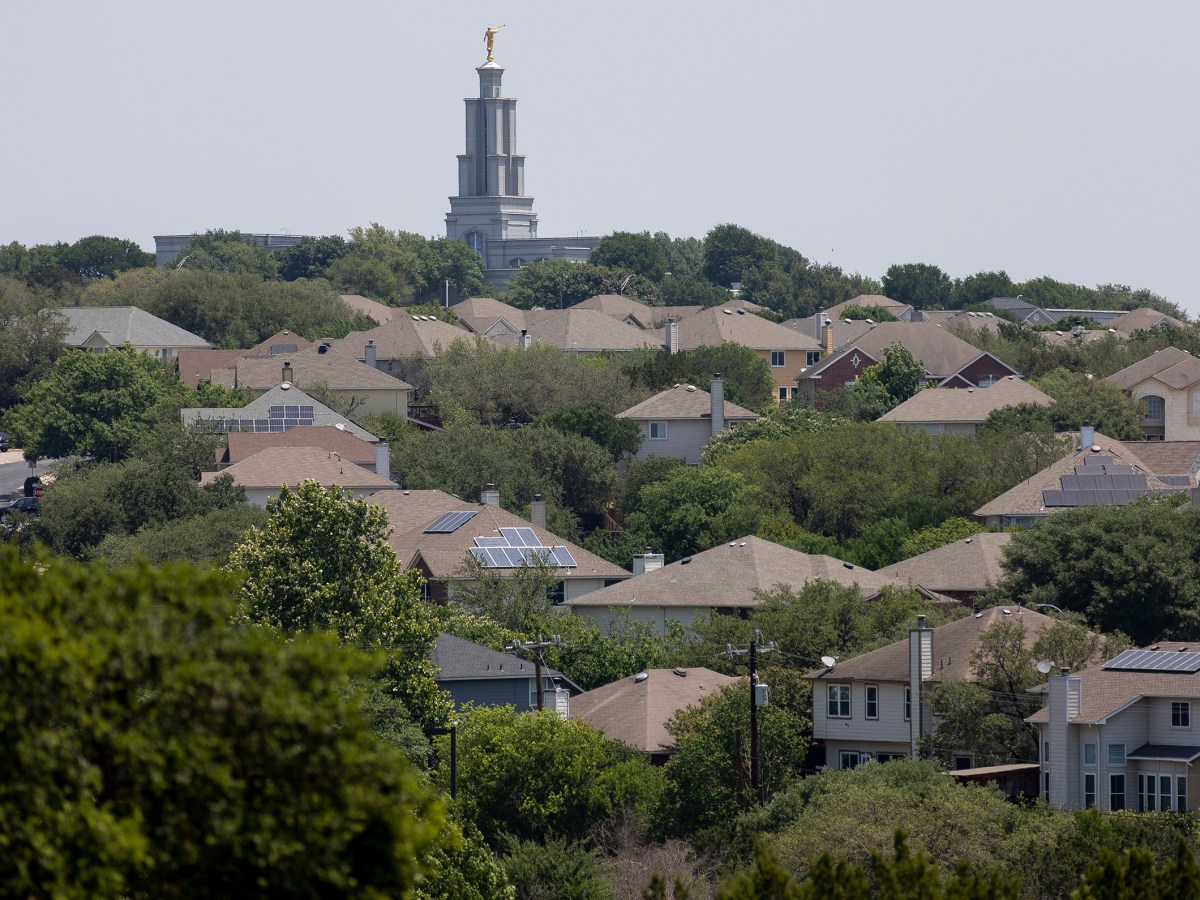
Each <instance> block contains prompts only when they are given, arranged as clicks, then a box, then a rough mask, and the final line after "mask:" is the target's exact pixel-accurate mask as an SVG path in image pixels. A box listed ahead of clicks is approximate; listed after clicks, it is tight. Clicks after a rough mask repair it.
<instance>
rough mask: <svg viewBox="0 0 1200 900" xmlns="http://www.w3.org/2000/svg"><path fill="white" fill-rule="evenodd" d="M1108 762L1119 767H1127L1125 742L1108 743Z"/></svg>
mask: <svg viewBox="0 0 1200 900" xmlns="http://www.w3.org/2000/svg"><path fill="white" fill-rule="evenodd" d="M1107 759H1108V764H1109V765H1110V766H1117V767H1118V768H1124V767H1125V745H1124V744H1109V745H1108V755H1107Z"/></svg>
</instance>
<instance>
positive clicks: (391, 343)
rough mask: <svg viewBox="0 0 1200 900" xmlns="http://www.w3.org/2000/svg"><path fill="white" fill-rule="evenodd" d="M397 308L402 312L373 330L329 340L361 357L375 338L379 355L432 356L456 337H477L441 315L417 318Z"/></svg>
mask: <svg viewBox="0 0 1200 900" xmlns="http://www.w3.org/2000/svg"><path fill="white" fill-rule="evenodd" d="M397 312H398V313H400V314H399V315H397V316H396V317H395V318H394V319H393V320H392V321H391V322H389V323H388V324H386V325H380V326H378V327H377V328H372V329H370V330H369V331H352V332H350V333H349V334H348V335H346V336H345V337H344V338H337V339H335V340H332V341H329V344H330V346H332V347H333V349H334V350H337V351H338V352H340V353H344V354H346V355H347V356H352V357H354V358H355V359H357V360H362V359H364V358H365V356H366V347H367V341H374V342H375V354H376V358H378V359H403V358H405V357H412V356H423V357H425V358H426V359H432V358H433V357H435V356H437V354H438V353H439V352H440V351H442V350H445V349H446V348H448V347H449V346H450V345H451V344H453V343H454V342H455V341H466V342H467V343H473V342H474V341H475V335H474V334H472V333H471V332H469V331H467V329H465V328H459V327H458V326H457V325H451V324H450V323H449V322H443V321H442V320H441V319H434V318H425V319H414V318H413V317H412V316H411V315H410V314H408V313H405V312H403V310H398V311H397Z"/></svg>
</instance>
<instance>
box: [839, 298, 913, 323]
mask: <svg viewBox="0 0 1200 900" xmlns="http://www.w3.org/2000/svg"><path fill="white" fill-rule="evenodd" d="M851 306H881V307H883V308H884V309H886V310H887V311H888V312H890V313H891V314H892V315H894V316H895V317H896V318H900V315H901V313H903V312H904V311H905V310H908V309H912V307H911V306H909V305H908V304H907V303H901V302H900V301H899V300H893V299H892V298H891V297H888V296H885V295H884V294H859V295H858V296H857V297H851V298H850V299H849V300H843V301H842V302H841V303H835V304H834V305H833V306H831V307H829V309H827V310H825V315H826V316H827V317H828V318H830V319H840V318H842V313H843V312H844V311H845V310H846V309H848V308H849V307H851Z"/></svg>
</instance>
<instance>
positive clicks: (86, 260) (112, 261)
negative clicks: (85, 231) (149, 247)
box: [58, 234, 154, 278]
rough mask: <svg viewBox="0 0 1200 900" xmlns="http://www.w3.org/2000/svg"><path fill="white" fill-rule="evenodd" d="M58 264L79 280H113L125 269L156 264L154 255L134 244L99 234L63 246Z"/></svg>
mask: <svg viewBox="0 0 1200 900" xmlns="http://www.w3.org/2000/svg"><path fill="white" fill-rule="evenodd" d="M58 264H59V265H60V266H63V267H64V268H66V269H69V270H70V271H71V272H73V273H75V274H76V275H78V276H79V277H80V278H111V277H112V276H113V275H116V274H117V273H118V272H124V271H125V270H126V269H139V268H144V267H146V266H152V265H154V254H153V253H147V252H146V251H144V250H143V249H142V248H141V247H139V246H138V245H137V244H135V243H134V242H133V241H126V240H123V239H121V238H115V237H105V236H104V235H101V234H96V235H92V236H91V237H85V238H80V239H79V240H78V241H76V242H75V243H74V244H71V245H70V246H69V247H64V248H63V249H62V250H61V251H60V252H59V254H58Z"/></svg>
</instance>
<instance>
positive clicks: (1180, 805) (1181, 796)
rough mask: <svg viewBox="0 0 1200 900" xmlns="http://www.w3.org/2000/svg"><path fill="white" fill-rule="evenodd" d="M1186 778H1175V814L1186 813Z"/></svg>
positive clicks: (1183, 776) (1179, 776)
mask: <svg viewBox="0 0 1200 900" xmlns="http://www.w3.org/2000/svg"><path fill="white" fill-rule="evenodd" d="M1187 811H1188V802H1187V776H1185V775H1177V776H1175V812H1187Z"/></svg>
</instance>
